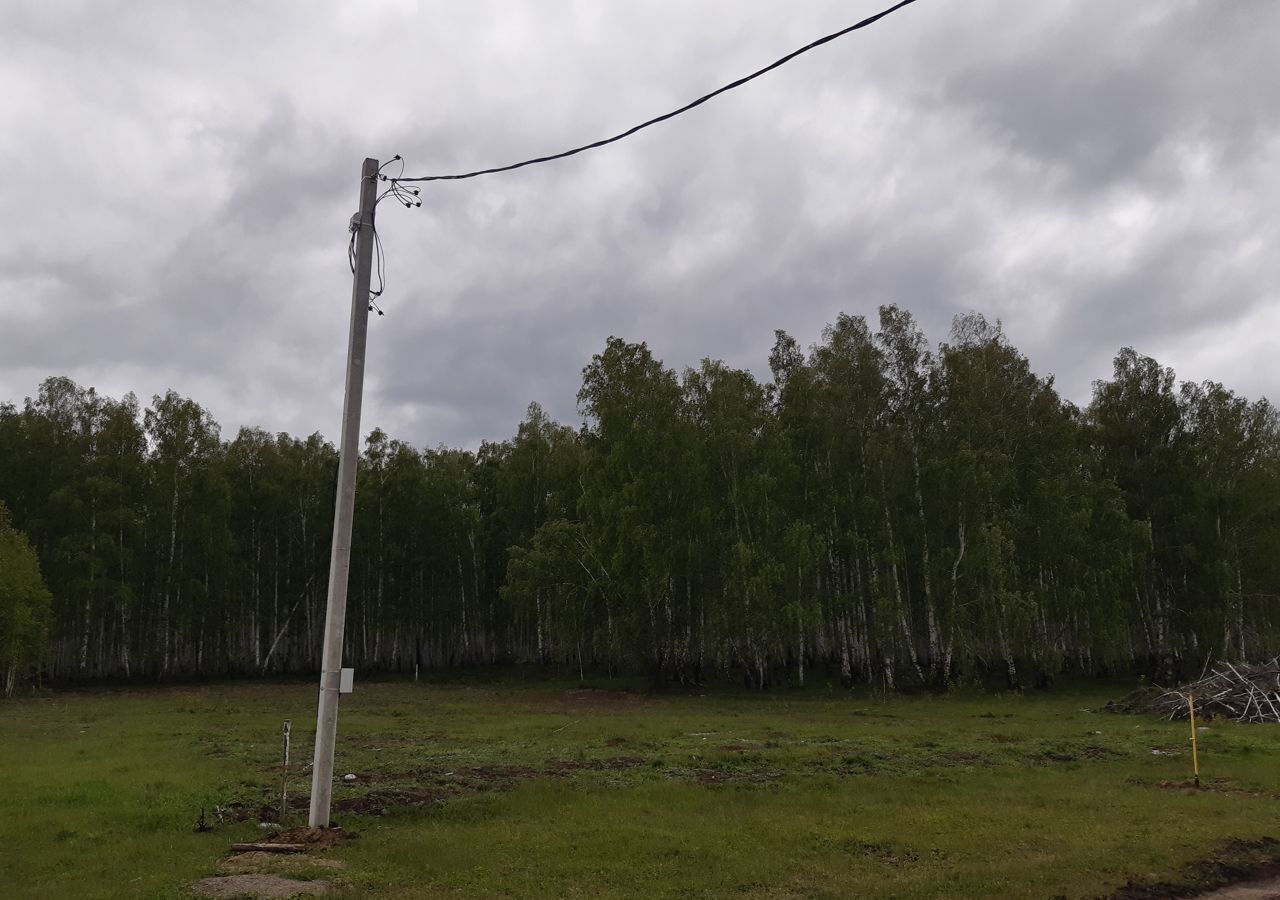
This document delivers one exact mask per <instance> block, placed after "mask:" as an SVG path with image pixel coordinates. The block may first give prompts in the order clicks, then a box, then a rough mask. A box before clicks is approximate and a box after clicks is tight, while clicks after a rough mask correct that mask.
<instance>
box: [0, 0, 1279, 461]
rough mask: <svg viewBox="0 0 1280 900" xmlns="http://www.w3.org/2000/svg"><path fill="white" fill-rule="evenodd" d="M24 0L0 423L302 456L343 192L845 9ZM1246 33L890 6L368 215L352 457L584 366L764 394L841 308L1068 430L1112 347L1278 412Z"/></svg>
mask: <svg viewBox="0 0 1280 900" xmlns="http://www.w3.org/2000/svg"><path fill="white" fill-rule="evenodd" d="M877 8H878V7H877V5H876V4H873V3H868V2H858V3H853V4H848V3H834V2H828V3H815V4H810V5H805V6H802V7H799V8H794V7H788V8H787V9H785V10H784V9H783V8H781V7H779V6H778V5H777V4H770V3H765V2H763V0H759V2H756V0H752V2H733V3H730V2H728V0H715V2H708V3H700V4H678V3H674V2H666V3H658V2H650V3H639V2H637V3H628V4H625V5H616V4H610V5H608V6H607V7H606V6H605V5H603V4H598V3H591V2H588V0H580V2H562V3H554V4H549V5H539V6H538V8H537V10H536V11H535V10H533V9H532V8H531V7H529V8H523V7H516V6H513V5H511V4H501V3H497V2H480V3H471V4H465V5H463V4H446V3H429V4H421V5H419V4H406V3H393V2H386V3H370V4H360V5H359V6H358V8H357V7H355V6H354V5H351V4H337V3H301V2H299V3H289V4H271V5H266V6H260V7H254V8H250V7H248V6H223V5H209V4H195V3H189V4H172V3H151V4H147V3H129V4H123V3H119V4H117V3H105V4H98V3H57V2H39V3H36V2H30V3H23V2H19V3H16V4H6V5H5V7H4V9H3V10H0V82H2V83H3V84H4V85H5V88H6V89H5V90H4V91H0V126H2V127H0V158H2V159H3V161H4V169H5V172H6V177H5V178H4V179H2V180H0V205H2V206H3V209H4V210H5V212H6V215H5V218H4V223H3V225H2V226H0V228H2V229H3V233H4V236H5V240H4V241H3V244H2V246H0V399H8V400H20V399H21V398H22V397H23V396H24V395H28V394H31V393H33V392H34V390H35V387H36V385H37V383H38V382H39V380H40V379H42V378H44V377H45V376H48V375H52V374H68V375H71V376H72V377H74V378H76V379H77V380H79V381H81V382H82V383H85V384H92V385H95V386H97V387H98V388H99V389H100V390H103V391H106V392H108V393H113V394H121V393H123V392H124V391H127V390H134V391H136V392H137V393H138V394H139V395H140V396H142V397H143V398H146V397H148V396H149V395H150V394H152V393H156V392H160V391H163V390H164V389H166V388H169V387H173V388H175V389H177V390H179V391H181V392H183V393H184V394H188V395H190V396H192V397H194V398H195V399H197V400H199V401H200V402H202V403H204V404H205V405H207V406H208V407H209V408H210V409H211V411H212V412H213V413H214V415H215V417H216V418H217V419H218V420H219V421H220V422H221V423H222V425H223V428H224V432H225V433H228V434H233V433H234V431H235V429H236V428H237V427H239V426H240V425H261V426H263V427H266V428H268V429H271V430H287V431H291V432H293V433H295V434H307V433H310V432H312V431H316V430H319V431H322V432H324V433H325V434H327V435H329V436H333V435H334V434H335V432H336V430H337V424H338V418H339V414H340V409H341V398H340V389H341V375H342V363H343V353H344V351H345V333H346V316H347V310H348V303H349V297H350V282H349V273H348V271H347V261H346V239H347V234H346V225H347V219H348V217H349V215H350V213H351V211H352V209H353V208H354V204H355V198H356V187H357V176H358V172H359V166H360V162H361V160H362V159H363V157H364V156H366V155H372V156H377V157H380V158H382V159H386V158H389V157H390V156H391V155H392V154H393V153H401V154H403V155H404V156H405V158H406V160H407V161H408V165H409V168H410V170H411V172H412V173H417V174H425V173H430V172H438V171H453V170H458V169H467V168H472V167H476V166H487V165H493V164H503V163H507V162H512V161H515V160H517V159H521V158H524V157H527V156H531V155H540V154H543V153H547V152H554V151H556V150H560V149H563V148H565V147H567V146H570V145H574V144H577V143H581V142H583V141H588V140H593V139H596V138H598V137H602V136H604V135H607V134H611V133H614V132H616V131H618V130H620V129H621V128H625V127H627V126H629V125H631V124H633V123H635V122H637V121H640V120H642V119H644V118H647V117H649V116H651V115H654V114H656V113H659V112H662V111H664V110H665V109H668V108H670V107H673V106H676V105H679V104H681V103H683V102H685V101H687V100H688V99H691V98H692V97H694V96H696V95H698V94H701V93H703V92H704V91H706V90H709V89H710V88H713V87H715V86H717V85H719V84H721V83H723V82H725V81H728V80H730V79H732V78H735V77H737V76H739V75H741V74H743V73H745V72H747V71H750V70H752V69H754V68H757V67H758V66H760V65H762V64H764V63H766V62H768V61H770V60H772V59H773V58H775V57H777V56H779V55H781V54H782V53H785V52H787V51H789V50H790V49H792V48H794V47H796V46H799V45H801V44H803V43H806V42H807V41H809V40H812V39H813V38H815V37H817V36H819V35H821V34H823V33H826V32H829V31H832V30H835V29H837V28H840V27H843V26H844V25H847V24H849V23H851V22H853V21H854V20H856V19H857V18H860V17H862V16H864V15H867V14H869V13H871V12H873V11H875V10H876V9H877ZM1276 33H1280V6H1276V5H1275V4H1271V3H1267V2H1263V0H1249V2H1239V3H1232V4H1216V3H1208V2H1200V3H1197V2H1176V3H1149V4H1114V3H1110V2H1105V0H1084V2H1066V0H1061V2H1043V3H1034V4H1030V3H1017V2H1014V0H1001V2H995V0H983V2H973V3H965V4H944V3H929V2H923V3H917V4H915V5H914V6H912V7H909V8H908V9H906V10H903V11H902V12H900V13H897V14H895V15H894V16H892V17H890V18H888V19H886V20H884V21H882V22H881V23H879V24H877V25H875V26H873V27H872V28H870V29H868V30H866V31H863V32H859V33H855V34H853V35H851V36H849V37H847V38H844V39H842V40H840V41H837V42H834V43H833V44H830V45H828V46H826V47H823V48H820V49H819V50H817V51H815V52H814V53H811V54H808V55H806V56H804V57H801V58H800V59H798V60H796V61H795V62H793V63H792V64H789V65H787V66H784V67H783V68H781V69H780V70H778V71H776V72H774V73H771V74H770V75H768V76H766V77H765V78H763V79H760V80H759V81H756V82H753V83H751V84H750V85H748V86H746V87H744V88H743V89H741V90H740V91H737V92H733V93H731V94H728V95H725V96H723V97H721V98H718V99H717V100H715V101H713V102H711V103H709V104H707V105H706V106H704V107H701V108H699V109H698V110H696V111H694V112H692V113H690V114H689V115H687V116H685V117H682V118H680V119H677V120H674V121H672V122H668V123H665V124H663V125H660V126H657V127H655V128H654V129H651V130H649V131H646V132H644V133H642V134H640V135H637V136H636V137H635V138H633V139H631V140H629V141H626V142H623V143H621V144H617V145H613V146H611V147H609V148H605V149H603V150H600V151H597V152H594V153H591V154H585V155H583V156H580V157H575V158H573V159H570V160H565V161H561V162H558V163H554V164H550V165H547V166H541V167H535V168H531V169H527V170H522V171H519V172H513V173H508V174H505V175H497V176H492V177H489V178H482V179H475V180H472V181H468V182H460V183H447V184H440V185H431V186H429V187H428V188H427V189H426V190H425V191H424V199H425V203H424V206H423V208H422V209H421V210H414V211H413V212H410V211H408V210H404V209H396V208H389V209H385V210H384V211H383V212H381V213H380V220H379V228H380V231H381V233H382V235H383V240H384V244H385V247H386V250H387V277H388V285H387V293H386V294H385V296H384V299H383V303H382V305H383V307H384V309H385V310H386V311H387V316H386V317H383V318H380V319H376V320H375V321H374V323H373V329H372V331H371V346H370V355H369V369H368V375H369V380H368V385H367V396H366V404H365V420H364V421H365V423H366V425H367V426H368V427H373V426H374V425H380V426H382V427H383V428H385V429H386V430H388V431H389V432H390V433H392V434H393V435H396V436H398V437H401V438H403V439H406V440H410V441H413V442H415V443H418V444H427V445H435V444H439V443H445V444H450V445H464V446H475V445H476V444H477V443H478V442H479V441H480V440H482V439H501V438H503V437H505V436H507V435H509V434H511V433H512V431H513V430H514V427H515V424H516V422H517V421H518V419H519V417H520V416H521V415H522V413H523V410H524V408H525V406H526V405H527V404H528V403H529V402H530V401H532V400H537V401H539V402H541V403H542V404H543V405H544V406H545V407H546V408H547V409H548V410H549V411H550V412H551V413H552V414H553V415H556V416H557V417H559V418H561V419H563V420H566V421H574V420H575V419H576V409H575V403H574V395H575V393H576V390H577V387H578V379H579V373H580V371H581V368H582V366H583V365H584V364H585V363H586V362H587V361H588V360H589V358H590V356H591V354H592V353H594V352H596V351H597V350H599V349H600V347H601V346H602V345H603V342H604V340H605V338H606V337H607V336H608V335H610V334H618V335H620V336H623V337H626V338H628V339H632V340H646V341H648V342H649V343H650V345H651V346H652V347H653V348H654V350H655V352H656V353H657V354H658V355H659V356H661V357H662V358H663V359H664V360H665V361H666V363H667V364H668V365H671V366H675V367H677V368H679V367H683V366H686V365H696V364H697V362H698V360H699V359H701V358H702V357H713V358H720V359H724V360H726V361H727V362H729V363H731V364H734V365H739V366H746V367H750V368H752V369H753V370H755V371H756V372H757V373H760V374H764V373H765V371H766V358H767V352H768V348H769V346H770V344H771V342H772V336H773V330H774V329H775V328H784V329H787V330H788V331H790V332H791V333H792V334H793V335H795V336H796V337H797V338H798V339H799V340H800V341H801V342H802V343H807V342H809V341H812V340H815V339H816V338H817V337H818V334H819V332H820V330H821V328H822V326H823V325H824V324H825V323H826V322H829V321H832V320H833V319H834V318H835V317H836V315H837V314H838V313H839V312H841V311H845V312H849V313H854V314H872V313H873V312H874V309H875V306H876V305H878V304H880V303H885V302H896V303H899V304H901V305H904V306H906V307H908V308H909V309H911V310H912V311H913V312H914V313H915V314H916V315H917V317H918V318H919V319H920V320H921V322H922V324H923V325H924V326H925V328H926V330H927V331H928V332H929V334H930V336H931V337H932V338H933V339H934V340H942V339H945V337H946V329H947V327H948V323H949V322H950V319H951V317H952V316H953V315H955V314H957V313H960V312H963V311H966V310H968V309H978V310H981V311H983V312H985V313H986V314H988V315H989V316H991V317H999V318H1001V319H1002V320H1003V321H1004V324H1005V328H1006V331H1007V332H1008V334H1009V335H1010V337H1011V338H1012V340H1013V341H1014V343H1015V344H1017V345H1018V346H1019V347H1020V348H1021V349H1022V350H1023V351H1024V352H1026V353H1027V354H1028V355H1029V357H1030V358H1031V361H1032V365H1033V366H1034V367H1035V368H1036V369H1037V370H1038V371H1040V372H1044V373H1053V374H1055V375H1056V377H1057V381H1058V384H1059V386H1060V388H1061V389H1062V390H1063V391H1064V393H1065V394H1066V395H1067V396H1069V397H1071V398H1072V399H1074V400H1076V401H1078V402H1084V401H1087V399H1088V396H1089V390H1090V384H1091V382H1092V381H1093V380H1094V379H1096V378H1101V377H1106V376H1107V375H1108V374H1109V371H1110V365H1109V362H1110V358H1111V356H1112V355H1113V354H1114V353H1115V351H1116V350H1117V349H1118V348H1119V347H1120V346H1122V345H1133V346H1135V347H1137V348H1138V349H1139V350H1140V351H1141V352H1145V353H1148V354H1151V355H1154V356H1156V357H1157V358H1158V359H1160V361H1161V362H1163V363H1165V364H1167V365H1171V366H1173V367H1174V368H1175V369H1177V370H1178V373H1179V375H1180V376H1181V377H1184V378H1189V379H1194V380H1200V379H1205V378H1213V379H1216V380H1221V381H1224V382H1225V383H1226V384H1227V385H1228V386H1229V387H1232V388H1235V389H1237V390H1239V391H1241V392H1242V393H1245V394H1247V395H1249V396H1252V397H1257V396H1260V395H1264V394H1270V395H1272V396H1275V395H1276V394H1277V393H1278V391H1277V388H1278V387H1280V381H1277V375H1276V372H1275V368H1274V365H1273V363H1272V360H1273V359H1274V358H1275V357H1276V351H1277V348H1276V346H1275V342H1274V341H1273V340H1272V338H1271V337H1270V335H1273V334H1276V333H1277V329H1278V328H1280V307H1278V306H1277V303H1276V302H1275V301H1276V293H1277V284H1278V283H1280V264H1278V263H1277V262H1276V261H1275V256H1274V254H1272V253H1270V252H1269V248H1270V247H1272V246H1274V244H1275V238H1276V226H1275V221H1274V212H1273V210H1274V208H1275V206H1276V200H1277V198H1280V175H1277V174H1276V173H1277V172H1280V166H1278V165H1277V163H1280V87H1278V85H1280V78H1278V77H1277V76H1278V75H1280V72H1277V71H1276V70H1277V68H1278V67H1280V64H1277V63H1276V62H1275V61H1274V59H1273V57H1274V54H1273V53H1271V52H1270V50H1271V47H1270V44H1271V43H1273V40H1272V37H1273V36H1274V35H1275V34H1276Z"/></svg>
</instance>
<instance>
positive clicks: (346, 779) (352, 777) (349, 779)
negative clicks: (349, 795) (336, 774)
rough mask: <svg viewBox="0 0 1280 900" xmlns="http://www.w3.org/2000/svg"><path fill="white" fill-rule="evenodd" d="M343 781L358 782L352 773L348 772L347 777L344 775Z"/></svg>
mask: <svg viewBox="0 0 1280 900" xmlns="http://www.w3.org/2000/svg"><path fill="white" fill-rule="evenodd" d="M342 780H343V781H355V780H356V776H355V775H353V774H352V773H350V772H348V773H347V774H346V775H343V776H342Z"/></svg>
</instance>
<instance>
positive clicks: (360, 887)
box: [0, 680, 1280, 898]
mask: <svg viewBox="0 0 1280 900" xmlns="http://www.w3.org/2000/svg"><path fill="white" fill-rule="evenodd" d="M1126 690H1127V686H1126V685H1121V684H1111V685H1103V686H1098V685H1090V686H1087V687H1080V686H1077V687H1071V688H1066V689H1061V690H1058V691H1055V692H1052V693H1035V694H1026V695H1016V694H1012V695H990V694H979V693H966V692H961V693H958V694H953V695H951V696H946V697H934V696H924V697H899V698H890V699H888V700H884V699H883V698H878V697H875V696H872V695H869V694H865V693H853V694H848V693H845V692H842V691H838V690H837V691H831V690H829V689H827V688H825V687H823V688H817V689H813V690H809V691H804V692H799V691H778V692H775V693H770V694H763V695H761V694H747V693H739V692H732V691H708V692H707V693H705V694H699V695H692V694H682V695H670V696H657V695H651V694H644V693H640V692H628V693H623V692H618V691H614V692H603V691H595V690H583V689H580V688H578V687H577V686H576V685H573V684H567V683H554V682H542V683H536V684H531V683H525V682H518V681H510V682H508V681H502V680H488V681H484V682H481V681H471V682H456V683H447V682H434V683H423V684H412V683H405V682H389V683H364V684H360V685H358V686H357V690H356V693H354V694H352V695H350V696H349V697H345V698H344V699H343V707H342V712H341V719H340V738H339V749H338V759H337V770H338V772H339V773H346V772H352V773H355V774H357V776H358V780H357V781H356V782H354V783H351V784H348V783H345V782H344V783H339V784H338V785H337V786H336V788H335V793H334V797H335V813H334V819H335V821H337V822H339V823H340V824H342V825H343V826H344V827H346V828H347V829H348V830H354V831H357V832H359V833H360V835H361V837H360V839H359V840H357V841H354V842H351V843H349V844H347V845H345V846H343V847H340V848H337V849H335V850H333V851H331V852H330V853H329V855H330V856H332V857H335V858H338V859H340V860H342V861H344V862H345V863H346V865H347V867H346V869H344V870H343V871H342V872H341V874H340V877H341V880H343V881H344V882H345V883H347V884H348V886H349V891H348V895H349V896H358V897H387V898H391V897H395V898H418V897H421V898H427V897H575V896H580V897H673V898H674V897H690V896H693V897H699V896H701V897H920V898H932V897H974V898H978V897H983V898H985V897H991V896H1002V897H1008V898H1018V897H1027V898H1048V897H1056V896H1065V897H1071V898H1074V897H1092V896H1096V895H1100V894H1105V893H1106V892H1108V891H1109V890H1111V889H1113V888H1114V887H1115V886H1117V885H1119V884H1120V883H1122V882H1124V881H1125V880H1126V879H1127V878H1129V877H1131V876H1139V877H1157V876H1159V877H1168V876H1172V875H1175V874H1177V872H1178V871H1179V869H1180V868H1181V867H1183V866H1185V865H1187V864H1188V863H1191V862H1193V861H1195V860H1197V859H1201V858H1203V857H1205V856H1207V855H1209V854H1211V853H1213V852H1214V851H1215V850H1216V849H1217V848H1218V847H1219V846H1220V845H1221V844H1222V842H1223V841H1225V840H1226V839H1228V838H1241V839H1255V838H1258V837H1261V836H1264V835H1267V834H1278V835H1280V825H1278V824H1277V822H1276V816H1277V814H1278V813H1280V799H1277V798H1280V729H1276V728H1272V727H1270V726H1235V725H1231V724H1227V723H1218V722H1214V723H1209V728H1208V730H1207V731H1203V732H1201V769H1202V772H1203V774H1204V777H1205V782H1206V784H1208V785H1210V786H1212V787H1215V788H1217V790H1213V791H1201V792H1192V791H1183V790H1170V789H1167V788H1162V787H1160V783H1161V782H1167V781H1185V780H1188V779H1189V778H1190V753H1189V748H1188V741H1187V726H1186V724H1185V723H1174V724H1170V723H1164V722H1161V721H1159V720H1156V719H1151V718H1144V717H1135V716H1118V715H1112V714H1108V713H1104V712H1101V711H1100V709H1101V707H1102V705H1103V704H1104V703H1105V701H1106V700H1107V699H1109V698H1111V697H1114V696H1117V695H1119V694H1122V693H1124V692H1125V691H1126ZM314 700H315V689H314V687H313V686H312V685H310V684H293V685H287V684H286V685H281V684H233V685H211V686H203V687H184V688H165V689H160V688H157V689H152V690H136V691H112V690H95V691H86V692H79V693H69V692H68V693H54V694H47V695H43V696H40V697H37V698H32V699H22V700H14V701H8V702H5V703H0V885H3V890H0V893H3V895H4V896H5V897H47V898H63V897H85V898H90V897H169V898H176V897H182V896H185V894H184V886H185V885H187V884H189V883H191V882H192V881H194V880H196V879H198V878H200V877H204V876H206V875H210V874H213V873H214V872H215V871H216V863H217V860H218V858H219V857H220V856H222V855H224V854H225V852H226V851H227V847H228V844H229V843H230V842H231V841H233V840H245V839H251V838H252V837H253V836H255V835H257V834H259V833H260V831H259V829H258V826H257V819H256V815H251V817H250V818H248V819H247V820H237V815H238V813H239V811H245V812H248V813H251V814H252V813H255V812H256V810H257V809H258V807H260V806H262V805H263V804H264V803H267V802H269V801H270V798H271V797H272V796H273V794H274V792H275V791H276V790H277V786H278V763H279V732H280V723H281V720H283V719H285V718H290V719H293V721H294V763H295V765H294V775H293V777H292V779H291V785H290V787H291V792H292V793H293V794H294V795H296V796H299V797H300V796H301V795H303V794H305V793H306V792H307V790H308V788H309V778H308V777H307V775H306V774H305V773H303V772H301V769H302V767H303V766H304V765H305V764H306V763H309V761H310V751H311V736H312V733H313V728H314ZM1152 750H1160V751H1161V752H1160V753H1159V754H1153V753H1152V752H1151V751H1152ZM202 806H203V807H204V808H205V809H206V815H208V816H209V817H210V818H213V811H214V808H215V807H230V808H231V812H229V813H227V814H225V816H224V818H226V820H227V821H226V824H223V825H220V826H219V827H218V828H217V829H216V830H215V831H213V832H211V833H206V834H198V833H196V832H195V831H194V825H195V821H196V818H197V816H198V815H199V810H200V808H201V807H202ZM293 816H294V821H293V822H292V823H291V824H301V823H302V822H303V820H304V819H305V813H303V812H301V811H295V812H294V813H293ZM307 874H309V875H314V876H315V877H328V872H327V871H324V870H319V869H317V870H316V871H314V872H311V871H310V870H307Z"/></svg>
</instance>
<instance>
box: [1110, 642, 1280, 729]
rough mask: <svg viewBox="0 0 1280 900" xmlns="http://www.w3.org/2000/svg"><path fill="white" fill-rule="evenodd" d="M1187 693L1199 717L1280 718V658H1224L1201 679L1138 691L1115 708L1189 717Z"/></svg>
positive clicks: (1259, 720)
mask: <svg viewBox="0 0 1280 900" xmlns="http://www.w3.org/2000/svg"><path fill="white" fill-rule="evenodd" d="M1188 694H1190V695H1191V696H1192V697H1194V698H1195V701H1196V718H1200V717H1202V716H1203V717H1204V718H1206V719H1209V718H1223V719H1231V720H1233V721H1236V722H1280V658H1277V659H1273V660H1271V662H1266V663H1256V664H1254V663H1229V662H1221V663H1218V664H1217V665H1215V666H1214V667H1213V669H1212V670H1210V672H1209V673H1208V674H1207V675H1205V676H1203V677H1202V678H1200V679H1199V680H1198V681H1193V682H1191V683H1190V684H1184V685H1182V686H1181V687H1179V688H1176V689H1175V690H1171V691H1161V690H1159V689H1156V690H1152V689H1150V688H1148V689H1146V690H1145V691H1141V692H1139V691H1135V692H1134V693H1133V694H1131V695H1129V697H1126V698H1125V699H1124V700H1122V701H1120V702H1119V703H1117V704H1116V708H1117V709H1122V708H1123V711H1125V712H1147V713H1152V714H1154V715H1158V716H1163V717H1164V718H1166V719H1169V720H1170V721H1172V720H1174V719H1186V718H1188V716H1189V712H1190V710H1189V704H1188V703H1187V695H1188ZM1125 707H1127V708H1125Z"/></svg>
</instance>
